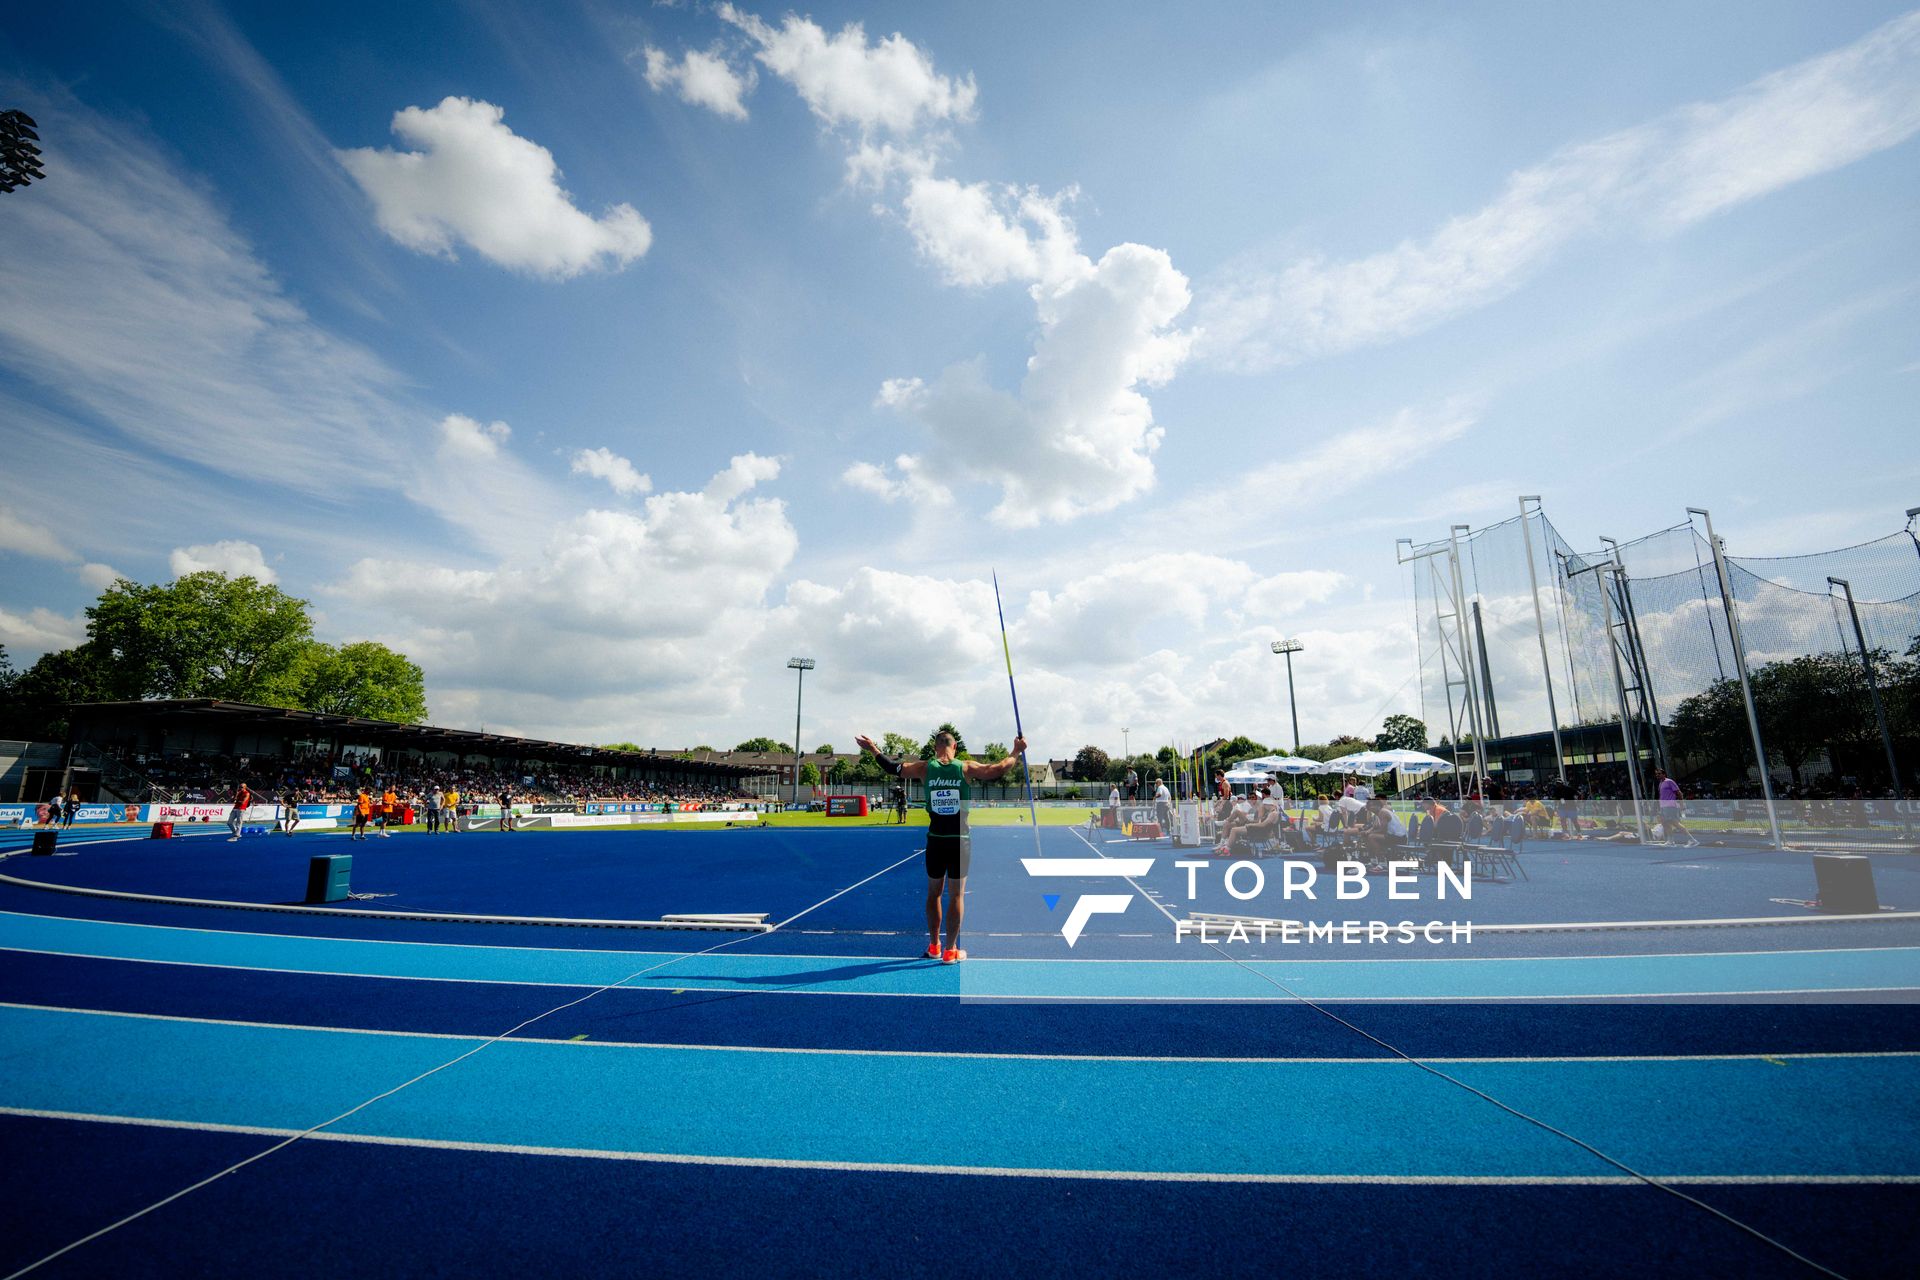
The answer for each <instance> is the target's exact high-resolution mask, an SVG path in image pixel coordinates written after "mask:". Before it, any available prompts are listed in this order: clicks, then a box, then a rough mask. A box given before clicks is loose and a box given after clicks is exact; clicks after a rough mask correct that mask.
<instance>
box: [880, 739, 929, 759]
mask: <svg viewBox="0 0 1920 1280" xmlns="http://www.w3.org/2000/svg"><path fill="white" fill-rule="evenodd" d="M880 749H881V750H882V751H884V752H886V755H887V759H889V760H913V759H918V758H919V756H920V742H919V740H918V739H917V738H909V737H908V736H907V735H906V734H904V733H884V734H881V735H880Z"/></svg>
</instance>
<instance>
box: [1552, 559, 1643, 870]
mask: <svg viewBox="0 0 1920 1280" xmlns="http://www.w3.org/2000/svg"><path fill="white" fill-rule="evenodd" d="M1576 572H1577V573H1591V574H1593V575H1594V580H1595V581H1596V582H1599V583H1600V621H1601V624H1602V625H1603V626H1604V627H1605V629H1606V633H1607V656H1608V657H1609V658H1611V659H1612V660H1613V693H1614V698H1615V701H1616V704H1617V705H1618V707H1619V709H1620V742H1621V745H1622V746H1624V747H1625V748H1626V765H1627V792H1628V794H1629V795H1630V796H1631V797H1632V799H1633V830H1634V834H1635V835H1636V836H1638V837H1639V839H1640V843H1641V844H1645V843H1646V842H1647V823H1646V819H1645V818H1643V817H1642V816H1641V814H1640V768H1639V766H1640V761H1639V760H1638V758H1637V757H1638V755H1639V751H1638V748H1636V747H1635V746H1634V742H1633V729H1632V727H1631V726H1630V725H1629V723H1628V718H1627V679H1626V676H1625V675H1624V674H1622V672H1621V670H1620V646H1619V645H1617V644H1615V643H1614V642H1613V597H1612V595H1611V594H1609V592H1608V588H1607V584H1606V583H1605V582H1601V581H1600V577H1601V575H1603V574H1607V573H1612V574H1616V575H1617V574H1618V573H1619V572H1620V566H1619V565H1617V564H1614V563H1613V562H1612V561H1610V560H1601V561H1597V562H1596V563H1594V564H1590V565H1588V566H1587V567H1586V568H1584V569H1580V570H1576ZM1568 576H1570V577H1571V576H1573V575H1571V574H1570V575H1568Z"/></svg>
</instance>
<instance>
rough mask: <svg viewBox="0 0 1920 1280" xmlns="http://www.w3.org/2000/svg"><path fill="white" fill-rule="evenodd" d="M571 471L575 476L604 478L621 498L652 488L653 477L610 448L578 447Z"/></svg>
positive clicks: (645, 491) (648, 490)
mask: <svg viewBox="0 0 1920 1280" xmlns="http://www.w3.org/2000/svg"><path fill="white" fill-rule="evenodd" d="M572 471H573V474H574V475H577V476H592V477H593V478H594V479H596V480H605V481H606V482H607V484H608V486H609V487H611V488H612V490H613V491H614V492H615V493H617V494H619V495H620V496H621V497H623V498H631V497H634V496H636V495H638V494H642V493H647V492H650V491H651V490H652V489H653V478H652V477H651V476H648V475H646V474H644V473H643V472H641V471H640V470H638V469H637V468H635V466H634V465H633V463H631V462H629V461H627V460H626V459H625V458H623V457H621V456H620V455H619V454H617V453H615V452H614V451H613V450H611V449H604V448H603V449H579V450H576V451H575V452H574V455H573V466H572Z"/></svg>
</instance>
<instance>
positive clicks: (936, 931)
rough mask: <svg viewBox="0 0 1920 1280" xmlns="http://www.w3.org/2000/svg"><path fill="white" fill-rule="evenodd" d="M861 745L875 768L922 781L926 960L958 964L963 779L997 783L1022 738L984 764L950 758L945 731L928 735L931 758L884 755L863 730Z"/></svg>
mask: <svg viewBox="0 0 1920 1280" xmlns="http://www.w3.org/2000/svg"><path fill="white" fill-rule="evenodd" d="M855 741H856V742H858V743H859V744H860V747H861V749H862V750H865V751H871V752H872V753H873V758H874V759H876V760H878V761H879V762H880V767H881V768H882V769H885V770H886V771H887V772H888V773H890V774H892V775H894V776H895V777H897V778H902V779H906V778H921V779H924V780H925V781H926V784H927V935H928V937H929V938H930V939H931V941H929V942H928V943H927V959H929V960H935V959H937V960H940V961H942V962H943V963H946V964H958V963H959V962H960V961H962V960H965V959H966V958H967V953H966V952H965V951H963V950H961V948H960V917H961V915H962V913H963V910H964V900H965V895H966V889H967V869H968V866H969V864H970V863H971V862H972V859H973V835H972V833H971V832H970V831H969V830H968V829H967V798H968V797H967V784H968V783H969V782H998V781H999V780H1000V779H1001V778H1003V777H1005V776H1006V775H1007V773H1008V772H1009V771H1010V770H1011V769H1012V768H1013V766H1015V765H1016V764H1019V763H1020V758H1021V756H1022V755H1023V754H1024V753H1025V752H1026V749H1027V740H1026V739H1025V738H1018V737H1017V738H1015V739H1014V740H1013V753H1012V754H1011V755H1009V756H1007V758H1006V759H1004V760H999V761H996V762H995V763H993V764H986V763H984V762H982V761H979V760H956V759H954V753H955V751H956V750H957V749H958V746H959V744H958V743H956V742H955V741H954V740H953V735H952V734H950V733H943V734H940V735H939V736H938V737H936V738H934V740H933V759H931V760H908V761H906V762H905V763H904V764H903V763H901V762H900V761H898V760H889V759H887V757H886V756H885V755H884V754H883V753H882V752H881V750H880V746H879V744H878V743H876V742H875V741H874V740H873V739H872V738H869V737H867V736H866V735H865V734H862V735H860V737H858V738H856V739H855ZM942 898H945V899H946V911H945V917H944V919H945V924H946V947H945V949H944V950H943V949H942V948H941V946H940V927H941V923H942V912H941V900H942Z"/></svg>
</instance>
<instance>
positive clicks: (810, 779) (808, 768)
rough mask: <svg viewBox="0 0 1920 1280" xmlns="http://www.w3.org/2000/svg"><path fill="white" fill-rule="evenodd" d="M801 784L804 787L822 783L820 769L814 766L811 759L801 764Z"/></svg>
mask: <svg viewBox="0 0 1920 1280" xmlns="http://www.w3.org/2000/svg"><path fill="white" fill-rule="evenodd" d="M800 785H801V786H803V787H817V786H819V785H820V770H819V769H818V768H816V767H815V766H814V763H813V761H811V760H809V761H807V762H806V763H805V764H803V765H801V766H800Z"/></svg>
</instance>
